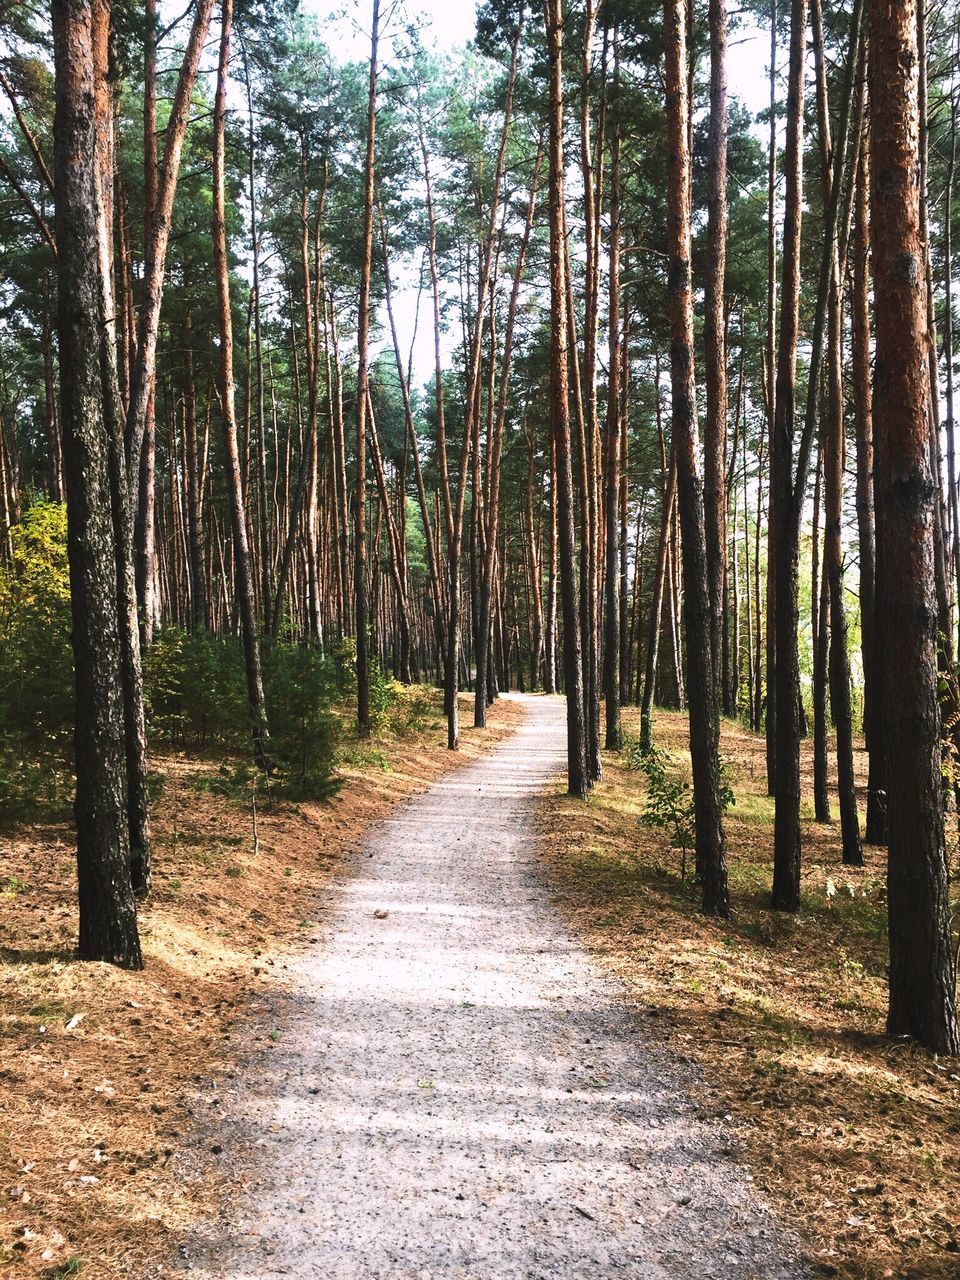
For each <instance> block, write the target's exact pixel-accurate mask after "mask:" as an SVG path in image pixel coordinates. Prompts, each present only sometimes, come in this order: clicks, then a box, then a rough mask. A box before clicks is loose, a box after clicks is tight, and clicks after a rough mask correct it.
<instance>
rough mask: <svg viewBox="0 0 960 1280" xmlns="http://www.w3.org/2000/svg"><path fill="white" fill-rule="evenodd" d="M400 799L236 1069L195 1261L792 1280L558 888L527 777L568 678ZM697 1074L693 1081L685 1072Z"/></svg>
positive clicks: (381, 1270)
mask: <svg viewBox="0 0 960 1280" xmlns="http://www.w3.org/2000/svg"><path fill="white" fill-rule="evenodd" d="M524 702H525V705H526V716H525V719H524V721H523V723H522V725H521V726H520V728H519V729H518V730H517V732H516V733H515V734H514V735H513V736H512V737H510V738H508V739H507V740H506V741H504V742H503V743H502V744H500V745H499V746H498V747H496V748H495V749H494V750H493V751H492V752H491V753H490V754H489V755H488V756H486V757H484V758H483V759H481V760H480V761H478V762H477V763H475V764H472V765H469V766H467V767H465V768H462V769H459V770H454V771H453V772H452V773H450V774H448V775H447V776H446V777H444V778H443V779H441V780H440V781H439V782H437V783H436V784H434V785H433V786H432V787H431V788H430V789H429V790H428V791H427V792H425V793H424V794H422V795H420V796H418V797H416V798H414V799H413V800H411V801H409V802H407V803H406V804H404V805H403V806H402V808H400V809H399V810H397V811H396V812H395V814H394V816H392V817H391V818H389V819H388V820H387V821H386V822H384V823H383V824H382V825H381V826H380V827H379V828H378V829H377V830H376V831H375V832H374V833H373V834H372V835H371V837H370V838H369V839H368V841H367V844H366V846H365V849H364V854H363V855H362V856H361V858H360V860H359V862H358V866H357V869H356V874H355V875H354V877H353V878H352V879H350V880H349V881H347V882H346V883H344V884H343V885H342V886H341V887H340V888H339V889H338V890H337V895H338V897H337V901H336V902H335V903H334V904H332V911H331V919H330V926H329V930H328V936H327V939H326V942H325V945H324V947H323V948H320V947H317V948H315V949H313V953H312V954H307V955H305V956H304V957H303V958H302V959H300V960H299V961H298V962H297V965H296V974H295V979H294V987H293V990H292V991H291V992H289V993H288V994H286V995H284V997H283V1001H284V1003H285V1004H286V1005H287V1006H288V1008H289V1009H292V1010H293V1016H291V1017H287V1018H286V1019H285V1029H284V1032H283V1035H282V1039H281V1041H280V1043H279V1044H278V1045H277V1046H276V1047H274V1048H272V1049H271V1050H270V1051H269V1053H268V1054H265V1055H263V1058H262V1059H261V1060H260V1061H259V1062H258V1064H257V1071H256V1076H255V1078H248V1079H245V1080H241V1081H239V1082H237V1087H235V1088H233V1089H232V1090H228V1091H225V1092H224V1094H223V1097H222V1109H223V1110H224V1111H225V1112H226V1115H225V1117H224V1119H223V1121H222V1122H221V1123H222V1124H223V1125H224V1128H225V1132H226V1131H229V1129H230V1127H231V1126H234V1127H235V1129H236V1131H237V1132H238V1133H240V1132H242V1133H243V1134H244V1135H246V1137H247V1140H248V1141H250V1142H252V1143H253V1145H254V1150H255V1154H256V1171H255V1176H256V1182H255V1185H253V1186H252V1187H250V1188H249V1189H248V1192H247V1195H246V1198H245V1200H244V1202H243V1203H242V1205H240V1206H239V1207H238V1212H237V1218H236V1221H235V1222H233V1223H231V1224H230V1225H229V1227H228V1226H225V1225H223V1224H220V1226H219V1227H218V1226H214V1227H212V1228H211V1230H210V1232H209V1234H208V1235H207V1236H206V1237H205V1238H204V1239H202V1240H193V1241H189V1242H185V1245H184V1250H183V1252H184V1254H185V1257H186V1259H187V1270H188V1272H189V1274H190V1275H191V1276H193V1277H194V1280H203V1278H209V1280H213V1278H214V1277H217V1278H218V1280H279V1278H280V1277H304V1278H306V1277H323V1278H324V1280H374V1278H376V1280H414V1277H416V1280H432V1278H433V1277H437V1278H438V1280H440V1278H442V1280H454V1278H456V1280H548V1278H549V1280H592V1278H594V1277H615V1276H630V1277H642V1278H643V1280H647V1278H649V1280H660V1278H661V1277H664V1278H666V1277H684V1278H685V1280H715V1278H716V1280H720V1278H721V1277H723V1278H724V1280H797V1278H799V1277H802V1276H804V1275H806V1272H805V1269H804V1267H803V1265H802V1264H801V1263H800V1261H799V1258H798V1250H797V1245H796V1241H795V1240H794V1239H793V1237H792V1236H791V1235H790V1233H789V1232H787V1231H785V1230H784V1229H783V1228H782V1226H781V1224H780V1223H779V1222H778V1221H777V1220H776V1219H775V1217H774V1216H773V1215H772V1213H771V1212H770V1211H769V1210H768V1209H767V1208H766V1207H765V1206H764V1205H763V1203H762V1202H761V1200H760V1197H759V1195H758V1193H757V1192H756V1189H755V1188H754V1187H753V1186H752V1185H751V1182H750V1177H749V1174H748V1173H747V1172H746V1171H745V1169H744V1168H743V1167H742V1166H741V1165H740V1164H739V1163H738V1162H737V1159H736V1156H735V1154H734V1153H733V1152H732V1150H731V1148H730V1143H729V1139H728V1138H727V1137H726V1135H725V1134H724V1133H723V1131H722V1129H721V1128H719V1127H717V1126H716V1125H715V1124H713V1123H711V1122H705V1121H703V1120H701V1119H698V1118H697V1115H696V1108H695V1106H694V1104H693V1103H692V1102H691V1099H690V1097H689V1096H688V1095H687V1094H686V1092H685V1088H686V1087H687V1086H689V1085H690V1084H691V1072H690V1068H689V1067H684V1066H680V1065H678V1064H677V1063H676V1062H675V1061H674V1060H673V1058H672V1057H671V1053H670V1051H669V1050H668V1048H667V1047H666V1046H665V1045H664V1044H663V1043H662V1042H660V1041H658V1040H657V1039H656V1036H655V1034H654V1035H651V1032H650V1031H649V1030H646V1031H645V1030H643V1029H641V1027H640V1026H639V1025H638V1023H637V1021H636V1020H634V1019H633V1018H632V1017H631V1016H630V1014H629V1012H628V1010H627V1009H626V1007H625V1005H624V1004H623V1002H622V1000H621V997H620V993H619V992H618V991H617V989H616V986H615V984H614V983H613V982H611V981H610V980H609V979H607V978H606V977H604V976H602V975H601V974H600V973H599V972H598V970H597V968H596V967H595V966H594V965H593V963H592V962H591V961H590V959H589V957H588V956H587V954H586V953H585V952H584V950H583V949H582V947H581V946H580V944H579V943H578V942H577V941H576V939H575V938H574V937H573V935H572V933H571V932H570V930H569V929H568V927H567V925H566V924H565V922H564V921H563V919H562V917H561V915H560V913H559V912H558V911H557V909H556V908H555V907H553V906H552V905H551V904H550V902H549V900H548V897H547V894H546V892H545V890H544V887H543V884H542V882H541V880H540V878H539V875H538V871H537V859H536V840H535V831H534V825H533V815H534V805H535V800H536V796H537V794H538V793H539V792H540V791H541V790H542V789H543V787H544V786H545V785H546V784H547V783H548V782H549V780H550V779H551V778H553V777H555V776H556V774H557V773H558V772H560V771H561V770H563V769H564V767H565V712H564V703H563V701H562V700H561V699H559V698H547V697H527V698H525V699H524ZM694 1083H695V1081H694Z"/></svg>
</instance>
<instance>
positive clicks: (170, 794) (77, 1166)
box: [0, 690, 521, 1280]
mask: <svg viewBox="0 0 960 1280" xmlns="http://www.w3.org/2000/svg"><path fill="white" fill-rule="evenodd" d="M409 697H410V698H411V699H414V698H416V699H420V700H421V704H420V705H419V706H417V707H404V706H403V705H401V706H400V707H399V708H398V711H397V714H396V715H395V717H394V720H393V727H392V728H391V727H390V726H388V727H387V728H386V729H385V730H384V731H383V733H381V734H380V735H378V737H377V738H376V739H374V740H373V741H372V742H370V743H367V744H363V745H360V744H356V743H354V744H353V745H352V747H350V746H348V749H347V751H346V752H345V759H346V760H349V763H344V764H343V766H342V769H341V773H342V775H343V777H344V786H343V789H342V790H341V791H340V793H339V794H338V796H337V797H336V798H335V799H334V800H332V801H331V802H330V803H328V804H322V805H320V804H304V805H298V806H293V805H285V806H282V807H277V808H276V809H274V810H273V811H269V810H267V811H262V812H261V813H260V820H259V839H260V847H259V853H258V854H257V855H256V856H254V851H253V831H252V821H251V809H250V806H249V804H248V803H247V802H245V801H243V800H239V801H231V800H228V799H225V798H223V797H222V796H218V795H216V794H214V793H211V792H210V791H209V790H208V789H206V788H205V786H204V784H205V783H206V784H209V782H210V781H211V780H212V779H214V778H215V777H216V774H217V770H216V767H215V766H214V765H213V764H211V763H209V762H206V763H204V762H201V761H197V760H195V759H188V758H185V757H182V756H166V757H164V758H161V759H159V760H158V761H157V768H158V772H159V773H160V774H161V775H162V776H163V778H164V782H165V785H164V788H163V793H162V795H161V797H160V798H159V800H158V801H157V803H156V805H155V808H154V815H155V817H154V821H155V868H156V870H155V889H154V892H153V893H152V895H151V898H150V900H149V902H148V903H147V904H146V905H145V906H144V908H143V909H142V911H141V931H142V938H143V944H144V952H145V959H146V969H145V971H144V972H143V973H123V972H120V971H119V970H116V969H113V968H111V967H109V966H107V965H92V964H78V963H77V962H76V961H75V960H74V959H73V956H72V948H73V946H74V939H75V936H76V909H75V901H74V867H73V852H72V844H71V840H72V834H71V830H70V828H69V826H67V825H63V826H61V827H52V826H51V827H32V828H29V829H23V830H17V831H12V832H11V831H6V832H0V1269H2V1270H3V1272H4V1274H8V1273H9V1275H10V1276H11V1277H12V1278H14V1280H19V1277H23V1278H24V1280H26V1278H27V1277H38V1276H42V1277H45V1278H46V1280H60V1278H61V1277H66V1276H70V1275H77V1274H82V1275H83V1277H85V1280H116V1277H120V1276H125V1275H134V1276H137V1277H138V1278H139V1280H144V1278H145V1277H147V1276H150V1275H154V1274H157V1271H156V1266H157V1265H158V1262H159V1260H162V1259H163V1258H165V1257H168V1256H169V1255H170V1254H171V1253H172V1252H174V1251H175V1250H176V1247H177V1244H178V1242H179V1241H180V1240H182V1239H183V1238H184V1236H185V1235H186V1234H188V1233H189V1232H190V1230H191V1229H192V1228H193V1227H194V1226H195V1225H196V1223H197V1222H199V1221H201V1220H203V1219H205V1218H209V1217H211V1216H214V1215H216V1213H217V1210H218V1197H219V1196H221V1195H222V1193H223V1187H224V1186H225V1185H226V1183H225V1181H224V1183H221V1182H220V1181H219V1180H218V1179H216V1178H215V1177H212V1178H211V1177H209V1176H208V1175H207V1174H206V1173H205V1172H203V1171H201V1170H199V1169H197V1170H195V1171H193V1172H191V1171H190V1170H184V1168H183V1164H182V1160H181V1159H180V1158H179V1157H178V1156H177V1153H178V1150H179V1149H180V1148H181V1147H182V1145H183V1140H184V1139H185V1137H186V1136H187V1135H188V1134H189V1132H190V1131H191V1129H192V1127H193V1121H192V1117H191V1111H192V1109H193V1096H194V1093H195V1087H196V1081H199V1079H200V1078H201V1077H200V1075H199V1073H200V1072H203V1073H205V1074H206V1075H209V1074H210V1072H211V1071H213V1070H217V1071H219V1072H220V1073H229V1072H230V1070H231V1069H232V1065H233V1064H234V1063H235V1062H237V1061H239V1060H240V1058H241V1057H242V1055H243V1054H244V1053H245V1052H246V1051H247V1050H248V1049H249V1048H250V1045H249V1043H248V1042H247V1037H248V1036H249V1034H250V1032H249V1031H248V1020H247V1015H248V1012H249V1011H250V1010H251V1008H254V1007H255V1006H256V1004H257V1003H258V1000H259V998H260V996H261V995H262V994H265V993H268V992H269V991H270V990H271V989H273V990H275V989H276V988H277V986H278V984H283V982H284V980H285V971H286V970H287V965H288V962H289V961H290V955H291V949H292V948H294V949H295V948H296V947H297V946H298V945H302V946H307V945H309V944H310V943H311V941H313V938H312V936H311V931H312V932H313V933H315V932H316V930H315V929H314V928H313V923H314V922H313V920H312V919H311V917H316V916H317V915H318V914H319V913H320V912H322V911H323V910H324V892H323V891H324V889H325V888H326V886H327V885H328V884H329V882H330V881H331V879H332V878H333V877H334V876H336V875H337V873H338V872H339V871H340V870H341V869H342V868H343V867H344V866H345V865H347V864H348V862H349V858H350V855H351V854H352V853H354V852H355V850H356V849H357V847H358V846H359V844H360V842H361V839H362V837H363V834H364V832H365V831H366V830H367V828H368V827H369V826H370V825H371V824H372V823H375V822H377V821H378V820H380V819H381V818H382V817H383V816H384V815H385V814H386V813H387V812H388V811H389V810H390V809H391V807H392V806H393V805H394V804H396V803H397V802H398V801H401V800H403V799H406V798H407V797H408V796H409V795H411V794H412V793H413V792H415V791H417V790H421V789H423V788H425V787H426V786H427V785H429V784H430V783H431V782H432V781H433V780H434V779H435V778H437V777H438V776H439V775H440V774H441V773H442V772H444V771H445V770H446V769H448V768H450V767H452V766H453V765H455V764H459V763H461V762H463V761H469V760H472V759H475V758H476V757H477V756H478V755H479V754H481V753H482V751H484V750H485V749H486V748H487V747H488V746H489V745H490V744H492V743H494V742H496V741H498V740H499V739H500V738H502V737H503V736H504V735H505V734H506V733H507V732H509V730H510V728H511V727H512V725H513V724H515V723H516V720H517V718H518V716H519V715H520V714H521V713H520V711H519V709H518V708H517V707H516V706H515V705H512V704H510V703H509V702H498V703H497V704H496V706H495V707H494V708H493V710H492V712H491V727H490V728H489V730H488V731H487V732H486V733H481V732H475V731H474V730H472V729H469V728H467V729H464V731H463V741H462V749H461V751H460V754H459V756H457V757H453V756H451V755H450V754H449V753H448V752H447V751H446V750H445V729H444V727H443V724H442V721H441V719H440V707H439V704H438V701H437V697H436V696H435V695H433V694H432V693H431V694H425V693H424V691H423V690H418V691H415V692H411V694H410V695H409ZM425 697H426V698H427V699H428V702H427V703H426V704H423V702H422V700H423V699H424V698H425ZM471 718H472V717H471V716H470V714H469V708H468V707H467V706H466V700H465V704H464V709H463V722H464V723H465V724H469V723H470V719H471ZM261 1034H264V1035H265V1040H266V1042H267V1044H266V1046H265V1047H268V1048H269V1040H270V1036H269V1032H266V1033H262V1032H261ZM194 1067H195V1069H196V1072H197V1073H198V1074H197V1075H196V1076H193V1074H192V1068H194ZM211 1154H212V1155H213V1156H214V1157H218V1156H220V1155H222V1158H223V1160H224V1162H227V1161H228V1160H229V1158H230V1153H228V1152H224V1153H221V1152H219V1151H218V1150H215V1149H214V1150H212V1152H211Z"/></svg>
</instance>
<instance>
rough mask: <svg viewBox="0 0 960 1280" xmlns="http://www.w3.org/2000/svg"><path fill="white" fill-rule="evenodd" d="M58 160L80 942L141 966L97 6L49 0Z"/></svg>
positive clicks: (97, 954)
mask: <svg viewBox="0 0 960 1280" xmlns="http://www.w3.org/2000/svg"><path fill="white" fill-rule="evenodd" d="M52 18H53V41H54V66H55V84H56V116H55V124H54V170H55V174H56V230H57V234H58V236H59V237H60V238H61V242H62V244H61V249H60V252H59V254H58V255H57V275H58V284H59V310H58V332H59V341H60V405H61V424H62V430H63V461H64V473H65V475H64V478H65V481H66V487H67V521H68V531H69V537H68V542H67V546H68V553H69V561H70V589H71V610H72V622H73V628H72V644H73V654H74V668H75V690H76V722H75V729H74V739H75V749H76V768H77V793H76V805H75V813H76V823H77V874H78V884H79V904H80V939H79V953H80V956H81V958H82V959H85V960H105V961H109V962H111V963H113V964H118V965H121V966H122V967H124V968H129V969H139V968H141V967H142V959H141V954H140V941H139V937H138V934H137V920H136V907H135V904H134V897H133V886H132V882H131V873H130V837H129V827H128V814H127V802H128V789H127V765H126V734H125V720H124V701H125V699H124V687H123V682H122V678H121V667H122V661H123V643H122V635H121V628H122V625H123V619H122V617H121V609H122V605H123V602H122V599H121V596H120V591H119V589H118V585H119V584H118V573H117V565H118V554H119V553H121V552H122V550H123V549H122V548H119V547H118V544H117V530H116V526H115V522H114V501H113V494H112V492H111V490H112V485H111V474H110V473H111V463H110V458H111V451H112V450H113V449H114V441H113V440H111V432H110V417H111V414H112V412H113V409H112V407H111V406H110V405H109V403H108V401H109V398H110V396H111V395H112V388H111V387H109V386H108V385H105V378H104V367H105V352H104V349H103V348H104V344H105V343H106V342H108V341H112V327H111V324H110V318H108V317H107V316H106V315H105V313H104V300H105V298H106V296H107V294H108V289H107V287H106V282H105V281H103V280H101V269H102V257H101V244H102V240H103V238H105V237H106V219H105V212H104V209H103V206H102V192H101V184H100V175H99V163H98V155H97V150H98V148H97V130H96V113H95V108H94V80H95V58H94V49H93V34H94V33H93V17H92V9H91V5H90V4H89V3H86V2H85V0H53V4H52Z"/></svg>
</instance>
